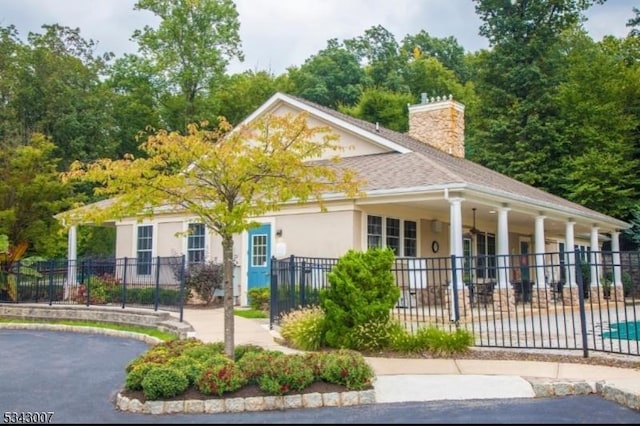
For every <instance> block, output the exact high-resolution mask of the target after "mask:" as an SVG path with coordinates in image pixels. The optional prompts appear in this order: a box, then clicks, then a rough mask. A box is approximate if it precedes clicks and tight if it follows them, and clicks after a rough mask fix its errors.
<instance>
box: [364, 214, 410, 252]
mask: <svg viewBox="0 0 640 426" xmlns="http://www.w3.org/2000/svg"><path fill="white" fill-rule="evenodd" d="M369 216H375V217H380V218H382V235H381V238H382V248H385V247H387V219H397V220H399V221H400V237H399V238H400V253H401V255H398V256H397V257H418V254H419V253H420V221H419V220H416V219H411V218H409V219H407V218H401V217H398V216H388V215H383V214H376V213H366V212H365V213H364V220H363V221H362V222H363V242H362V246H363V247H364V248H365V250H368V249H369ZM405 222H414V223H415V224H416V255H415V256H406V255H405V241H404V240H405V237H404V230H405Z"/></svg>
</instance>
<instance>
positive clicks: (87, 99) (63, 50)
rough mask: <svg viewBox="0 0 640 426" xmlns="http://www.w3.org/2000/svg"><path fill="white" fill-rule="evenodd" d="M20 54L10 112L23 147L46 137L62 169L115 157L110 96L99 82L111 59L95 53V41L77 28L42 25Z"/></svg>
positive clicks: (31, 35) (31, 34)
mask: <svg viewBox="0 0 640 426" xmlns="http://www.w3.org/2000/svg"><path fill="white" fill-rule="evenodd" d="M42 28H43V29H44V32H43V33H30V34H29V35H28V46H26V47H25V48H23V49H20V51H19V53H18V54H17V55H16V58H15V60H16V63H17V66H16V69H15V71H16V75H15V86H14V88H13V93H12V98H11V100H10V101H9V104H8V105H7V106H6V107H7V108H11V109H13V110H14V111H15V114H16V117H17V119H18V122H17V123H14V124H15V126H16V127H17V128H19V129H21V130H20V135H19V137H20V141H19V142H20V143H21V144H23V145H26V144H28V143H29V141H30V139H31V135H32V133H42V134H44V135H46V136H48V137H50V138H51V139H52V141H53V142H54V143H55V145H56V153H55V154H56V155H57V156H58V157H59V158H61V163H60V166H61V167H62V168H64V167H65V166H66V165H67V164H69V163H70V162H71V161H73V160H76V159H78V160H84V161H87V160H92V159H96V158H99V157H104V156H111V155H113V154H114V152H115V143H114V140H113V138H112V136H111V135H112V131H113V129H114V127H113V120H112V119H111V110H110V108H109V105H110V97H109V91H108V90H106V89H105V87H104V85H103V84H102V81H101V79H102V78H103V77H104V71H105V69H106V64H107V61H109V60H110V59H111V58H112V55H111V54H109V53H107V54H104V55H102V56H96V55H95V54H94V48H95V42H94V41H93V40H85V39H83V38H82V37H81V35H80V30H79V29H77V28H76V29H72V28H68V27H62V26H60V25H44V26H43V27H42Z"/></svg>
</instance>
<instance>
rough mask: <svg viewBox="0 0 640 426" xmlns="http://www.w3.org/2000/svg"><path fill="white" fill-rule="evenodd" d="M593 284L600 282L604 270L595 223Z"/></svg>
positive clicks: (592, 235) (592, 265) (592, 234)
mask: <svg viewBox="0 0 640 426" xmlns="http://www.w3.org/2000/svg"><path fill="white" fill-rule="evenodd" d="M590 257H591V258H590V259H589V262H590V263H591V285H596V284H599V283H600V277H599V275H600V273H601V272H602V271H601V269H602V265H601V264H600V245H599V244H598V227H597V226H595V225H593V226H592V227H591V256H590Z"/></svg>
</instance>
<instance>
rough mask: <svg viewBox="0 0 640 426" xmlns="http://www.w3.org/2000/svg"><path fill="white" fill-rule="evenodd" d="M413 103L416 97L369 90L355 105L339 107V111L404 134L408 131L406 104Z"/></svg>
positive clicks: (407, 94)
mask: <svg viewBox="0 0 640 426" xmlns="http://www.w3.org/2000/svg"><path fill="white" fill-rule="evenodd" d="M415 103H417V100H416V97H415V96H413V95H411V94H409V93H397V92H391V91H388V90H383V89H374V88H371V89H367V90H365V91H364V93H363V94H362V96H361V97H360V100H359V101H358V103H357V104H356V105H354V106H353V107H351V108H347V107H341V108H340V111H341V112H343V113H345V114H348V115H351V116H352V117H357V118H360V119H362V120H365V121H368V122H370V123H378V124H379V125H380V126H383V127H386V128H388V129H391V130H395V131H397V132H406V131H407V130H408V129H409V115H408V110H407V104H415Z"/></svg>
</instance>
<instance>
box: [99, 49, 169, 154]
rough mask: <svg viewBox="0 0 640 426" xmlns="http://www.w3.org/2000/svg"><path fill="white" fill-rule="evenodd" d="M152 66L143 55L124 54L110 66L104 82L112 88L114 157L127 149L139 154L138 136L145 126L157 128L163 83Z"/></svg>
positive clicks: (158, 125) (159, 123)
mask: <svg viewBox="0 0 640 426" xmlns="http://www.w3.org/2000/svg"><path fill="white" fill-rule="evenodd" d="M161 83H162V82H160V81H158V78H157V77H156V75H155V73H154V70H153V67H152V66H151V65H150V64H149V63H147V62H146V61H145V60H144V59H143V58H141V57H140V56H136V55H131V54H126V55H124V56H123V57H122V58H119V59H117V60H116V61H115V63H114V64H113V65H112V66H111V67H110V68H109V78H108V79H107V80H106V82H105V85H106V87H108V88H109V89H110V91H111V96H112V102H111V106H112V112H113V114H112V115H113V120H114V123H115V130H114V133H113V137H114V138H115V139H116V140H117V149H116V152H115V158H121V157H122V156H123V155H124V154H127V153H130V154H134V155H141V154H142V151H141V150H140V149H138V146H139V145H140V144H141V143H142V140H140V139H139V138H138V136H139V135H140V134H141V133H144V132H145V131H146V129H147V127H149V126H151V127H152V128H156V129H157V128H160V127H162V125H163V124H164V123H162V122H161V119H160V111H159V104H160V100H159V99H158V93H160V92H162V86H161Z"/></svg>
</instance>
